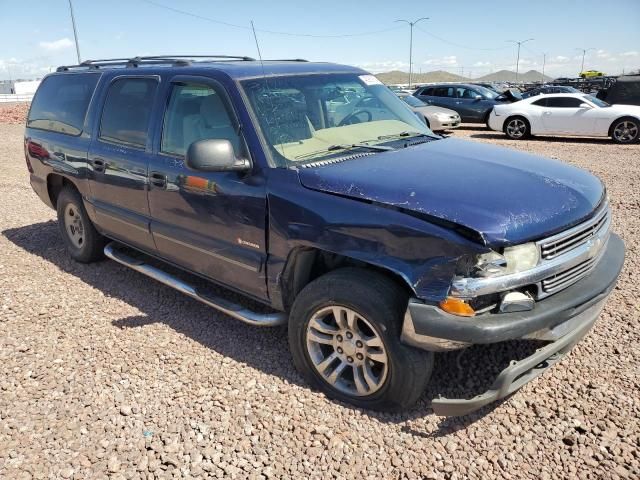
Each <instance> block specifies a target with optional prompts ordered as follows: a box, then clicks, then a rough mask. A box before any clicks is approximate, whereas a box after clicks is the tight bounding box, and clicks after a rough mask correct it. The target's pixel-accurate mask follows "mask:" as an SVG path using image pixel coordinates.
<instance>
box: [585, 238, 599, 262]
mask: <svg viewBox="0 0 640 480" xmlns="http://www.w3.org/2000/svg"><path fill="white" fill-rule="evenodd" d="M588 245H589V250H588V255H589V258H593V257H595V256H596V253H598V251H599V250H600V246H601V245H602V240H601V239H600V238H592V239H591V240H589V242H588Z"/></svg>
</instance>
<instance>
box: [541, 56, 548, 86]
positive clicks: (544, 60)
mask: <svg viewBox="0 0 640 480" xmlns="http://www.w3.org/2000/svg"><path fill="white" fill-rule="evenodd" d="M546 63H547V54H546V53H543V54H542V78H541V79H540V83H541V84H542V85H544V66H545V64H546Z"/></svg>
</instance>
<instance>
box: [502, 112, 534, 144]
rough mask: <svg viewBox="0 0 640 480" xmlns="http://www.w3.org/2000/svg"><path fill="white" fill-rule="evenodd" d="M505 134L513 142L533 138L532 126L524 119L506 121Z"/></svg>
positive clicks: (516, 118) (510, 118)
mask: <svg viewBox="0 0 640 480" xmlns="http://www.w3.org/2000/svg"><path fill="white" fill-rule="evenodd" d="M503 131H504V133H505V134H506V135H507V137H509V138H510V139H512V140H523V139H525V138H528V137H529V136H531V126H530V125H529V121H528V120H527V119H526V118H524V117H509V118H507V119H506V120H505V121H504V127H503Z"/></svg>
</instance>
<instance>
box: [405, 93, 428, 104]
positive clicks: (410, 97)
mask: <svg viewBox="0 0 640 480" xmlns="http://www.w3.org/2000/svg"><path fill="white" fill-rule="evenodd" d="M400 98H401V99H402V100H404V101H405V102H406V103H407V104H408V105H411V106H412V107H426V106H427V104H426V103H424V102H423V101H422V100H420V99H418V98H416V97H414V96H413V95H405V96H403V97H400Z"/></svg>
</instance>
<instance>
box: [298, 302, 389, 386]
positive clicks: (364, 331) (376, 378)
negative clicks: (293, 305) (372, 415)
mask: <svg viewBox="0 0 640 480" xmlns="http://www.w3.org/2000/svg"><path fill="white" fill-rule="evenodd" d="M306 345H307V352H308V354H309V358H310V359H311V363H312V364H313V367H314V368H315V370H316V372H317V373H318V374H319V375H320V377H322V378H323V379H324V380H325V381H326V382H327V383H329V384H330V385H331V386H332V387H334V388H335V389H337V390H339V391H340V392H342V393H345V394H347V395H352V396H357V397H364V396H368V395H372V394H374V393H375V392H377V391H378V390H380V388H382V386H383V385H384V383H385V380H386V379H387V376H388V371H389V357H388V355H387V352H386V349H385V346H384V342H383V341H382V338H381V336H380V335H379V334H378V333H377V332H376V330H375V329H374V328H373V326H372V325H371V323H370V322H369V321H368V320H367V319H366V318H364V317H363V316H362V315H360V314H358V313H357V312H355V311H354V310H351V309H350V308H347V307H343V306H338V305H332V306H329V307H325V308H322V309H320V310H318V311H317V312H316V313H314V315H313V316H312V317H311V320H310V321H309V323H308V325H307V331H306Z"/></svg>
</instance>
